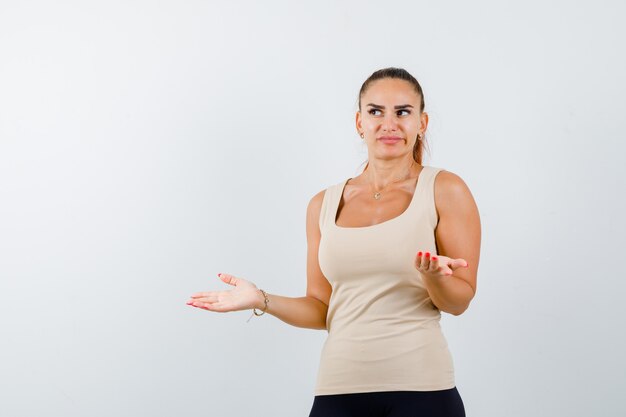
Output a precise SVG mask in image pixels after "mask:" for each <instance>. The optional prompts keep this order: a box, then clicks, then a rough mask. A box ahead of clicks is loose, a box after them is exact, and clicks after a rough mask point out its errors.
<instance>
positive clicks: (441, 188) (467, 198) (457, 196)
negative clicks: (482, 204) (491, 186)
mask: <svg viewBox="0 0 626 417" xmlns="http://www.w3.org/2000/svg"><path fill="white" fill-rule="evenodd" d="M437 169H438V170H439V171H438V172H437V173H436V177H435V182H434V193H435V203H436V206H437V208H438V209H439V208H444V207H449V208H453V207H455V206H457V205H463V204H467V203H470V202H473V200H474V199H473V197H472V193H471V191H470V189H469V187H468V186H467V184H466V183H465V181H464V180H463V178H461V176H460V175H458V174H456V173H455V172H452V171H449V170H447V169H443V168H437Z"/></svg>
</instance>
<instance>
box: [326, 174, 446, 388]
mask: <svg viewBox="0 0 626 417" xmlns="http://www.w3.org/2000/svg"><path fill="white" fill-rule="evenodd" d="M441 170H442V169H441V168H435V167H430V166H424V167H423V168H422V170H421V171H420V173H419V176H418V181H417V186H416V189H415V193H414V194H413V197H412V199H411V202H410V204H409V206H408V208H407V209H406V210H405V211H404V212H403V213H402V214H400V215H399V216H397V217H394V218H392V219H390V220H387V221H384V222H382V223H379V224H375V225H372V226H363V227H341V226H337V224H336V222H335V219H336V215H337V209H338V206H339V202H340V199H341V197H342V194H343V189H344V187H345V184H346V183H347V182H348V179H346V180H344V181H342V182H340V183H338V184H335V185H332V186H330V187H329V188H327V189H326V192H325V194H324V198H323V201H322V206H321V211H320V221H319V226H320V232H321V238H320V243H319V253H318V257H319V265H320V268H321V271H322V273H323V274H324V276H325V277H326V278H327V279H328V281H329V283H330V284H331V286H332V293H331V297H330V301H329V305H328V314H327V317H326V324H327V331H328V336H327V338H326V340H325V342H324V346H323V348H322V352H321V360H320V364H319V368H318V375H317V382H316V385H315V395H329V394H347V393H357V392H374V391H435V390H442V389H449V388H453V387H454V386H455V381H454V367H453V362H452V357H451V355H450V352H449V350H448V344H447V341H446V339H445V337H444V335H443V333H442V331H441V327H440V325H439V320H440V318H441V313H440V312H439V309H438V308H437V307H435V305H434V304H433V303H432V301H431V299H430V297H429V295H428V291H427V290H426V287H425V285H424V283H423V282H422V278H421V274H420V272H419V271H418V270H417V269H416V268H415V260H416V256H417V252H418V251H422V252H426V251H430V252H431V253H436V246H435V234H434V230H435V227H436V226H437V221H438V219H437V212H436V209H435V199H434V183H435V176H436V175H437V173H438V172H440V171H441Z"/></svg>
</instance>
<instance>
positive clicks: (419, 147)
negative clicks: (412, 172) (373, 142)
mask: <svg viewBox="0 0 626 417" xmlns="http://www.w3.org/2000/svg"><path fill="white" fill-rule="evenodd" d="M383 78H396V79H400V80H405V81H408V82H409V83H411V85H412V86H413V88H414V89H415V92H416V93H417V94H418V95H419V97H420V114H421V113H423V112H424V93H423V91H422V86H421V85H420V83H418V82H417V80H416V79H415V77H413V76H412V75H411V74H409V72H408V71H407V70H405V69H403V68H395V67H388V68H383V69H380V70H378V71H375V72H374V73H372V75H370V76H369V78H368V79H367V80H365V82H364V83H363V85H362V86H361V90H360V91H359V111H361V97H363V94H365V92H366V91H367V89H368V88H369V87H370V85H371V84H372V83H373V82H374V81H377V80H381V79H383ZM425 140H426V138H425V136H424V135H422V139H421V140H416V141H415V146H413V159H414V160H415V162H417V163H418V164H420V165H421V164H422V156H423V155H424V149H425ZM366 162H367V164H369V161H366ZM365 169H367V165H365V168H364V169H363V170H365Z"/></svg>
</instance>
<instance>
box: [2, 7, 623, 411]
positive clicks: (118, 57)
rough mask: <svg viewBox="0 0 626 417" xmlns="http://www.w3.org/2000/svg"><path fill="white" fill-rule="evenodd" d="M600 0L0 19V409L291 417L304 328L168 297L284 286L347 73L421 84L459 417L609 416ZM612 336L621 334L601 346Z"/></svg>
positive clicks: (608, 162) (612, 176)
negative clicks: (407, 78) (458, 209)
mask: <svg viewBox="0 0 626 417" xmlns="http://www.w3.org/2000/svg"><path fill="white" fill-rule="evenodd" d="M625 11H626V6H625V5H624V3H623V2H620V1H610V2H609V1H605V2H598V1H594V2H592V1H577V2H565V1H560V2H558V1H555V2H543V1H542V2H540V1H523V2H517V3H510V2H498V1H478V2H462V1H457V2H438V3H433V2H415V1H399V2H393V3H390V2H387V3H385V2H366V1H363V0H360V1H343V2H334V1H316V2H307V3H305V2H287V1H265V2H253V1H246V2H237V1H220V2H201V1H186V2H178V1H167V0H166V1H161V2H152V1H141V2H139V1H107V2H104V1H103V2H88V1H66V2H44V1H19V2H17V1H13V2H9V1H0V416H11V417H26V416H36V417H43V416H59V417H74V416H76V417H78V416H103V417H104V416H112V415H116V416H144V415H150V416H152V417H160V416H163V417H165V416H180V415H185V414H187V415H191V414H193V415H194V416H203V415H206V416H209V415H210V416H251V415H254V416H285V417H292V416H306V415H308V412H309V410H310V407H311V404H312V401H313V388H314V383H315V378H316V373H317V369H318V368H317V367H318V361H319V356H320V351H321V347H322V344H323V342H324V339H325V337H326V331H323V330H311V329H301V328H295V327H292V326H289V325H287V324H286V323H283V322H282V321H280V320H279V319H277V318H276V317H273V316H270V315H265V316H262V317H253V318H252V319H251V320H250V322H246V320H247V319H248V317H249V316H250V314H251V311H241V312H233V313H214V312H207V311H203V310H199V309H195V308H193V307H189V306H187V305H186V304H185V302H186V301H187V299H188V297H189V296H190V295H191V294H192V293H194V292H197V291H203V290H207V291H208V290H217V289H223V290H226V289H230V288H229V287H228V286H227V285H226V284H224V283H222V282H221V281H219V279H218V278H217V273H218V272H227V273H231V274H234V275H236V276H240V277H242V278H246V279H248V280H250V281H252V282H254V283H255V284H256V285H257V286H258V287H260V288H263V289H265V290H266V291H268V292H269V293H271V294H280V295H285V296H292V297H300V296H303V295H304V294H305V290H306V263H305V261H306V235H305V213H306V207H307V204H308V202H309V200H310V199H311V197H312V196H313V195H314V194H316V193H317V192H319V191H321V190H323V189H325V188H327V187H328V186H330V185H332V184H335V183H337V182H339V181H341V180H343V179H345V178H348V177H352V176H355V174H357V173H358V172H360V171H361V169H362V168H363V165H361V163H362V162H364V161H365V160H366V158H367V153H366V148H365V147H364V146H363V145H362V143H361V139H360V138H359V136H358V135H357V132H356V128H355V124H354V115H355V112H356V110H357V108H356V100H357V94H358V91H359V88H360V86H361V83H362V82H363V81H364V80H365V79H366V78H367V77H368V76H369V75H370V74H371V73H372V72H374V71H375V70H377V69H380V68H383V67H388V66H397V67H402V68H405V69H407V70H408V71H409V72H411V73H412V74H413V75H414V76H415V77H416V78H417V79H418V80H419V81H420V83H421V84H422V87H423V89H424V94H425V102H426V111H427V112H428V113H429V116H430V124H429V127H428V130H427V140H428V142H429V144H430V154H429V155H427V157H426V160H425V161H424V164H425V165H432V166H437V167H442V168H444V169H447V170H449V171H452V172H454V173H456V174H457V175H459V176H460V177H461V178H463V179H464V181H465V182H466V183H467V184H468V186H469V187H470V189H471V190H472V193H473V195H474V198H475V200H476V202H477V204H478V207H479V210H480V214H481V221H482V235H483V239H482V252H481V260H480V267H479V274H478V292H477V295H476V297H475V299H474V300H473V302H472V304H471V306H470V308H469V309H468V310H467V311H466V312H465V313H464V314H462V315H461V316H458V317H455V316H450V315H448V314H445V313H444V314H443V319H442V326H443V329H444V334H445V335H446V337H447V339H448V343H449V346H450V350H451V352H452V355H453V359H454V363H455V369H456V380H457V387H458V389H459V392H460V393H461V395H462V398H463V400H464V403H465V407H466V412H467V415H468V416H480V417H501V416H509V417H517V416H519V417H522V416H568V417H573V416H581V417H583V416H585V417H586V416H590V415H595V416H604V415H606V416H608V415H613V416H615V415H626V406H625V405H624V403H623V401H621V400H619V398H621V397H622V395H621V394H622V391H623V390H624V388H626V377H625V375H626V360H625V359H624V353H623V352H625V351H626V342H625V339H624V330H623V328H624V317H626V314H625V313H626V307H625V306H624V302H623V298H624V296H623V294H624V291H625V290H626V285H625V284H624V272H623V271H624V268H623V266H622V264H621V259H622V258H621V256H620V253H622V252H623V249H624V247H625V243H626V242H625V238H624V235H625V233H626V222H625V221H624V217H623V214H624V212H625V210H626V203H625V195H624V194H625V193H624V190H625V189H626V186H625V185H626V184H625V180H624V179H625V178H626V168H625V166H626V164H625V159H626V158H625V157H624V155H625V153H624V152H625V150H626V146H625V145H624V139H625V137H624V131H625V130H626V129H625V128H626V122H625V120H626V118H625V117H624V110H625V107H624V95H625V94H626V82H625V80H624V74H625V73H626V58H625V54H624V39H626V31H625V30H624V26H623V21H624V18H625V17H626V16H625ZM620 329H621V330H620Z"/></svg>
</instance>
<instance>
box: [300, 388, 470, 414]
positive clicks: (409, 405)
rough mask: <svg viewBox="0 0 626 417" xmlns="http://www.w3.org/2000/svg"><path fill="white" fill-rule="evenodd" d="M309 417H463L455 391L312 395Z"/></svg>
mask: <svg viewBox="0 0 626 417" xmlns="http://www.w3.org/2000/svg"><path fill="white" fill-rule="evenodd" d="M309 417H465V407H464V406H463V400H462V399H461V396H460V395H459V392H458V391H457V389H456V387H454V388H450V389H446V390H439V391H379V392H358V393H354V394H333V395H316V396H315V398H314V400H313V407H312V408H311V413H310V414H309Z"/></svg>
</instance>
